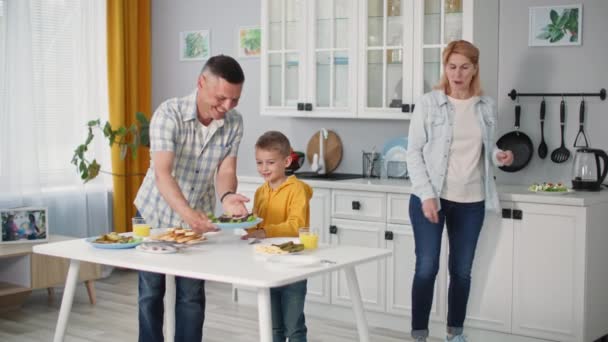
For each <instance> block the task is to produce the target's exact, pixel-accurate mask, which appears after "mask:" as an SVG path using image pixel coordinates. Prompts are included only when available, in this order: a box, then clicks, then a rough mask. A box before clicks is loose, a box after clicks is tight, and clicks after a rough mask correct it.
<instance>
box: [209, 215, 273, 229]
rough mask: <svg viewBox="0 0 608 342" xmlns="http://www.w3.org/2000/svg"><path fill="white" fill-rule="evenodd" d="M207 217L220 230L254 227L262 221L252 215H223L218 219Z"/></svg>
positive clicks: (211, 216) (212, 216)
mask: <svg viewBox="0 0 608 342" xmlns="http://www.w3.org/2000/svg"><path fill="white" fill-rule="evenodd" d="M207 216H208V217H209V219H210V220H211V222H213V224H215V225H216V226H217V227H218V228H220V229H245V228H251V227H255V226H257V224H258V223H260V222H262V219H261V218H259V217H257V216H255V215H254V214H248V215H243V216H237V215H231V214H230V213H224V214H223V215H221V216H219V217H215V216H214V215H213V214H208V215H207Z"/></svg>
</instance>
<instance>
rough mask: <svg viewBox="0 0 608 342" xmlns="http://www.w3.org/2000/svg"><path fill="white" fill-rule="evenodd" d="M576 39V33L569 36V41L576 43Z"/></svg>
mask: <svg viewBox="0 0 608 342" xmlns="http://www.w3.org/2000/svg"><path fill="white" fill-rule="evenodd" d="M577 41H578V36H577V35H574V34H573V35H571V36H570V42H571V43H576V42H577Z"/></svg>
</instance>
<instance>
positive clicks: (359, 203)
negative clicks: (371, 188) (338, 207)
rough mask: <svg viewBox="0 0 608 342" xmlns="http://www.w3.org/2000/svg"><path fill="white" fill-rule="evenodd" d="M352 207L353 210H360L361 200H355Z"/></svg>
mask: <svg viewBox="0 0 608 342" xmlns="http://www.w3.org/2000/svg"><path fill="white" fill-rule="evenodd" d="M352 208H353V210H359V209H361V202H359V201H353V203H352Z"/></svg>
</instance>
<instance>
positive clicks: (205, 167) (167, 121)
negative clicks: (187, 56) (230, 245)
mask: <svg viewBox="0 0 608 342" xmlns="http://www.w3.org/2000/svg"><path fill="white" fill-rule="evenodd" d="M196 94H197V91H196V90H195V91H194V92H193V93H191V94H190V95H188V96H185V97H182V98H173V99H169V100H167V101H165V102H163V103H162V104H161V105H160V106H159V107H158V109H156V112H154V115H153V116H152V122H151V123H150V153H151V154H152V153H154V152H158V151H170V152H173V153H174V154H175V157H174V160H173V171H172V175H173V177H174V178H175V180H176V181H177V184H178V185H179V187H180V189H181V191H182V193H183V195H184V197H185V198H186V200H187V201H188V203H189V204H190V207H192V208H194V209H196V210H198V211H202V212H204V213H207V212H213V211H214V208H215V174H216V170H217V168H218V166H219V164H220V163H221V162H222V160H224V158H226V157H236V155H237V152H238V149H239V144H240V142H241V139H242V137H243V118H242V117H241V114H239V113H238V112H237V111H236V110H234V109H233V110H231V111H229V112H228V113H226V116H225V117H224V120H221V121H220V122H218V126H219V127H218V128H217V130H216V131H215V133H213V135H212V136H211V137H210V138H209V141H208V142H207V143H206V144H205V141H204V140H203V132H202V127H201V123H200V122H199V121H198V119H197V107H196ZM210 133H211V132H210ZM155 178H156V177H155V175H154V162H153V161H151V162H150V168H149V169H148V172H147V173H146V177H145V178H144V181H143V183H142V185H141V187H140V188H139V191H138V192H137V197H136V198H135V202H134V203H135V206H136V207H137V209H138V210H139V212H140V214H141V216H142V217H143V218H145V219H146V222H148V223H149V224H150V225H151V226H152V227H154V228H159V227H172V226H177V225H180V224H182V221H181V220H182V219H181V217H180V216H179V215H178V214H177V213H176V212H175V211H173V209H171V207H170V206H169V204H168V203H167V202H166V201H165V199H164V198H163V196H162V195H161V194H160V191H159V190H158V188H157V187H156V179H155Z"/></svg>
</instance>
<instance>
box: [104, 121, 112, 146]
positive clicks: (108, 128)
mask: <svg viewBox="0 0 608 342" xmlns="http://www.w3.org/2000/svg"><path fill="white" fill-rule="evenodd" d="M103 135H104V136H105V137H106V138H107V137H109V136H111V135H112V125H110V122H109V121H106V124H105V125H104V126H103ZM110 145H112V144H110Z"/></svg>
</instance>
